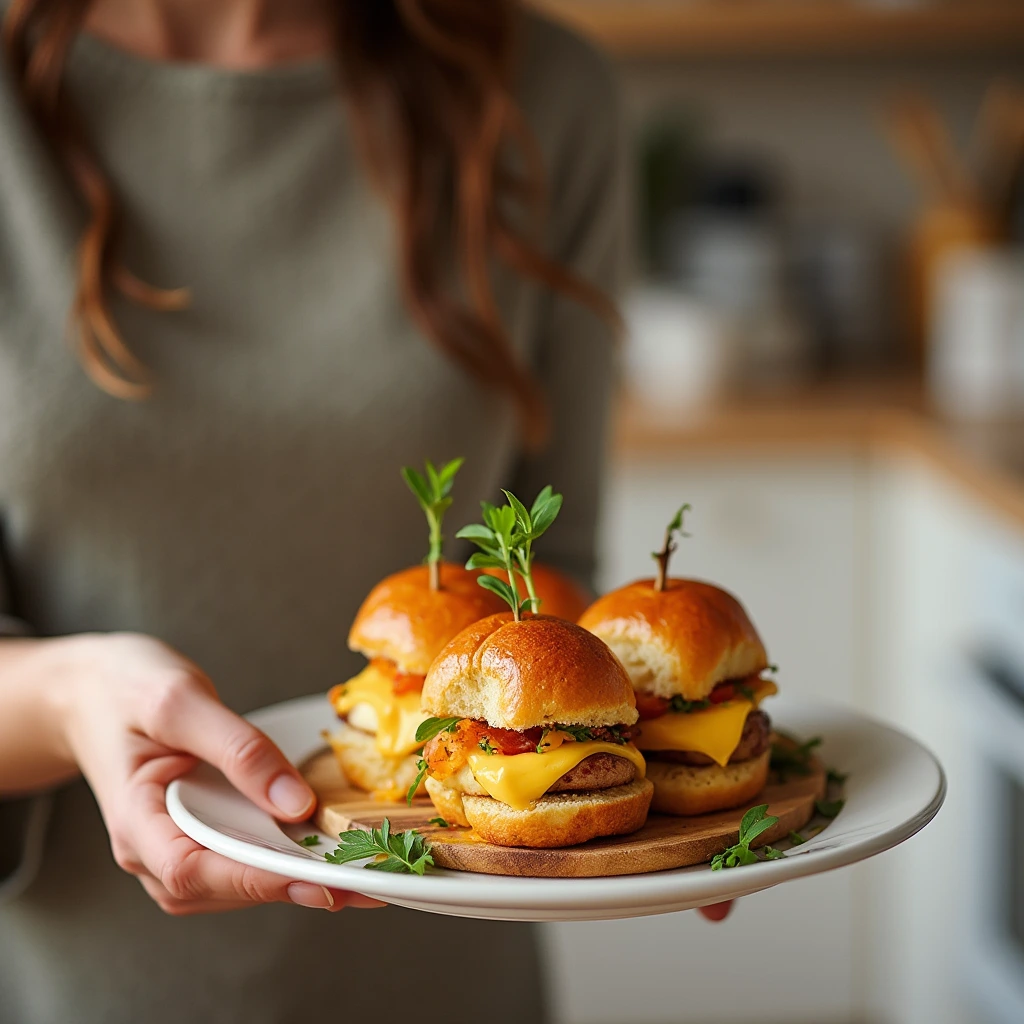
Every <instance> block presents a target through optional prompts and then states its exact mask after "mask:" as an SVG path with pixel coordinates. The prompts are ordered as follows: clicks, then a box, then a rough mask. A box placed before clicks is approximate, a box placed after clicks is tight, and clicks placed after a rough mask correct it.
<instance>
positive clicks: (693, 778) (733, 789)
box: [647, 750, 771, 815]
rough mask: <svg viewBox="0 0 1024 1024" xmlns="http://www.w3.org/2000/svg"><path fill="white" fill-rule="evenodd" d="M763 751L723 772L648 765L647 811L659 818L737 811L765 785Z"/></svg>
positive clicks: (710, 768) (715, 767)
mask: <svg viewBox="0 0 1024 1024" xmlns="http://www.w3.org/2000/svg"><path fill="white" fill-rule="evenodd" d="M770 757H771V754H770V752H769V751H767V750H766V751H765V752H764V753H763V754H761V756H760V757H753V758H751V759H750V760H749V761H737V762H736V763H734V764H727V765H726V766H725V767H724V768H721V767H719V766H718V765H717V764H712V765H701V766H699V767H697V766H695V765H689V764H671V763H669V762H667V761H648V762H647V777H648V778H649V779H650V780H651V782H653V783H654V799H653V800H652V801H651V810H652V811H658V812H660V813H661V814H681V815H691V814H708V813H710V812H711V811H722V810H725V809H726V808H728V807H739V805H740V804H745V803H747V801H749V800H752V799H753V798H754V797H755V796H757V794H758V793H760V792H761V790H762V789H764V787H765V783H766V782H767V781H768V762H769V759H770Z"/></svg>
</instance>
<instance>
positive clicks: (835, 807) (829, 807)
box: [814, 800, 846, 818]
mask: <svg viewBox="0 0 1024 1024" xmlns="http://www.w3.org/2000/svg"><path fill="white" fill-rule="evenodd" d="M845 803H846V801H845V800H815V801H814V807H815V809H816V810H817V812H818V813H819V814H822V815H824V816H825V817H826V818H834V817H835V816H836V815H837V814H838V813H839V812H840V811H841V810H842V809H843V805H844V804H845Z"/></svg>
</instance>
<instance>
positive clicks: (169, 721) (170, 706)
mask: <svg viewBox="0 0 1024 1024" xmlns="http://www.w3.org/2000/svg"><path fill="white" fill-rule="evenodd" d="M154 691H155V692H154V693H153V694H152V695H151V699H150V701H149V703H148V705H147V707H146V708H145V711H144V716H143V717H144V719H145V721H143V723H142V724H143V727H144V728H146V729H147V731H148V732H149V734H150V735H151V736H152V737H153V739H155V740H157V741H158V742H159V743H162V744H164V745H166V746H167V747H170V748H172V749H174V750H182V751H185V752H187V753H189V754H193V755H195V756H196V757H199V758H201V759H202V760H204V761H207V762H208V763H209V764H212V765H213V766H214V767H215V768H219V769H220V770H221V771H222V772H223V773H224V774H225V775H226V776H227V778H228V780H229V781H230V782H231V784H232V785H233V786H234V787H235V788H236V789H238V790H239V791H240V792H241V793H244V794H245V796H247V797H248V798H249V799H250V800H252V801H253V803H255V804H257V805H258V806H259V807H262V808H263V810H265V811H267V812H269V813H270V814H273V815H274V816H275V817H276V818H280V819H283V820H285V821H300V820H302V819H303V818H306V817H308V816H309V815H310V814H311V813H312V811H313V807H314V806H315V803H316V799H315V797H314V795H313V791H312V790H311V789H310V788H309V786H307V785H306V783H305V781H304V780H303V779H302V776H301V775H300V774H299V773H298V771H296V769H295V768H294V767H293V766H292V765H291V764H290V763H289V762H288V760H287V759H286V758H285V756H284V754H282V753H281V751H280V750H278V749H277V747H276V746H274V744H273V743H272V742H271V741H270V740H269V739H268V738H267V737H266V736H265V735H264V734H263V733H262V732H260V731H259V729H257V728H256V727H255V726H253V725H250V724H249V723H248V722H247V721H245V719H244V718H241V717H239V716H238V715H236V714H235V713H234V712H232V711H229V710H228V709H227V708H226V707H225V706H224V705H223V704H221V703H220V701H218V700H217V699H216V697H215V696H213V695H212V693H211V690H210V687H209V685H208V683H207V682H205V680H204V679H203V678H202V677H201V676H199V675H190V674H189V673H187V672H179V673H171V674H169V677H168V679H167V680H166V681H164V682H163V683H162V684H161V685H160V686H159V687H154Z"/></svg>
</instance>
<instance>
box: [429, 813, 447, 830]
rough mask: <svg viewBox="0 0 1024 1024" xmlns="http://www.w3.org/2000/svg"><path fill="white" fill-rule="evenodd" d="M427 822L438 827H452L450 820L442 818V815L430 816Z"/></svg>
mask: <svg viewBox="0 0 1024 1024" xmlns="http://www.w3.org/2000/svg"><path fill="white" fill-rule="evenodd" d="M427 824H428V825H436V826H437V827H438V828H451V825H449V824H448V822H447V821H445V820H444V818H442V817H441V816H440V815H438V816H437V817H436V818H429V819H428V820H427Z"/></svg>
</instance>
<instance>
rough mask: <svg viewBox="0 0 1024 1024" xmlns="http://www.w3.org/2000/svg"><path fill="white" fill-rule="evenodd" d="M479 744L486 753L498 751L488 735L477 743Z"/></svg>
mask: <svg viewBox="0 0 1024 1024" xmlns="http://www.w3.org/2000/svg"><path fill="white" fill-rule="evenodd" d="M477 746H478V747H479V748H480V749H481V750H482V751H483V752H484V753H485V754H496V753H497V752H498V748H497V747H496V746H495V745H494V744H493V743H492V742H491V741H490V740H489V739H488V738H487V737H486V736H485V737H484V738H483V739H482V740H481V741H480V742H479V743H478V744H477Z"/></svg>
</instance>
